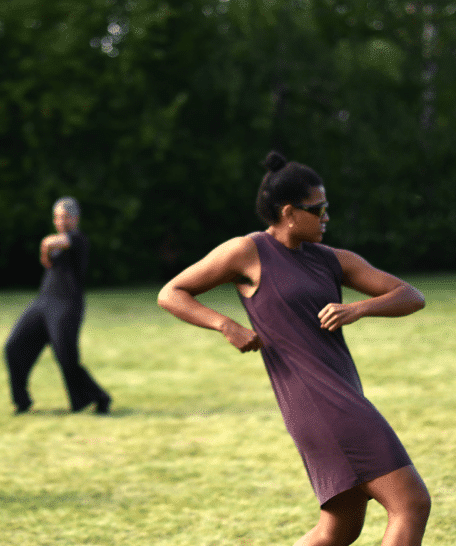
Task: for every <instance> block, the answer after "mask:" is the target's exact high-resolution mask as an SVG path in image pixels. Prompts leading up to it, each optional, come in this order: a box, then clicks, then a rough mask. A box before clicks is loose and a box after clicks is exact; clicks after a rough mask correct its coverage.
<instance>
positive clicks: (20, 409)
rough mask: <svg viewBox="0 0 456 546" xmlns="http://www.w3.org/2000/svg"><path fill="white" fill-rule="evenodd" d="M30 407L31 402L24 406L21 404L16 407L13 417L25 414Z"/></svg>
mask: <svg viewBox="0 0 456 546" xmlns="http://www.w3.org/2000/svg"><path fill="white" fill-rule="evenodd" d="M31 405H32V403H31V402H27V403H26V404H21V405H18V406H17V407H16V411H15V412H14V415H20V414H21V413H26V412H27V411H28V410H29V408H30V406H31Z"/></svg>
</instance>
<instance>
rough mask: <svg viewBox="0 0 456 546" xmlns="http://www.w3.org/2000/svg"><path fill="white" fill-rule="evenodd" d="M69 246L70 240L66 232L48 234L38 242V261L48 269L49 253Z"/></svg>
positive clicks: (49, 263) (50, 263)
mask: <svg viewBox="0 0 456 546" xmlns="http://www.w3.org/2000/svg"><path fill="white" fill-rule="evenodd" d="M70 246H71V240H70V238H69V237H68V235H67V234H66V233H59V234H58V235H48V236H47V237H45V238H44V239H43V240H42V241H41V244H40V262H41V264H42V265H43V266H44V267H46V268H47V269H49V268H50V267H52V261H51V258H50V253H51V252H52V251H53V250H63V249H65V248H69V247H70Z"/></svg>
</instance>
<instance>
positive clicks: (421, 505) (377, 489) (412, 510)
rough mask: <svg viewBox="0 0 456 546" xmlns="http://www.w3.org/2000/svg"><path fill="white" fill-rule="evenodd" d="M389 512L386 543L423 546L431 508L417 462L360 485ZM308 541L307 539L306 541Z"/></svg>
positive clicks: (400, 545) (392, 545)
mask: <svg viewBox="0 0 456 546" xmlns="http://www.w3.org/2000/svg"><path fill="white" fill-rule="evenodd" d="M360 489H362V491H364V492H365V493H366V494H367V495H369V496H371V497H373V498H374V499H376V500H377V501H378V502H379V503H380V504H382V505H383V506H384V507H385V508H386V511H387V512H388V526H387V528H386V532H385V536H384V537H383V541H382V546H420V545H421V541H422V539H423V535H424V530H425V527H426V523H427V520H428V517H429V512H430V509H431V500H430V497H429V493H428V491H427V489H426V486H425V485H424V482H423V480H422V479H421V477H420V476H419V474H418V472H417V471H416V469H415V467H414V466H405V467H403V468H400V469H399V470H395V471H394V472H390V473H389V474H386V475H385V476H381V477H380V478H376V479H375V480H372V481H370V482H367V483H365V484H363V485H361V486H360ZM303 544H305V543H303Z"/></svg>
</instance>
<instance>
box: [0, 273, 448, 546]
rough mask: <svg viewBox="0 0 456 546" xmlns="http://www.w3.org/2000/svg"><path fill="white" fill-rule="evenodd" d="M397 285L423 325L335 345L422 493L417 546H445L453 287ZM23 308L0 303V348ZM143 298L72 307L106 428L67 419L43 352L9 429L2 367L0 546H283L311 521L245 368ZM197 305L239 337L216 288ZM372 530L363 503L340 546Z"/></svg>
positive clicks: (427, 282) (380, 324)
mask: <svg viewBox="0 0 456 546" xmlns="http://www.w3.org/2000/svg"><path fill="white" fill-rule="evenodd" d="M410 280H411V281H412V282H413V283H414V284H415V285H416V286H417V287H418V288H420V289H421V290H422V291H423V292H424V294H425V296H426V299H427V306H426V308H425V309H424V310H423V311H420V312H419V313H416V314H414V315H411V316H409V317H405V318H400V319H384V318H377V319H372V318H369V319H364V320H363V321H360V322H358V323H356V324H354V325H351V326H347V327H346V328H345V329H344V332H345V337H346V339H347V342H348V344H349V346H350V348H351V350H352V354H353V356H354V358H355V361H356V363H357V366H358V369H359V372H360V375H361V378H362V381H363V384H364V388H365V392H366V395H367V396H368V398H370V399H371V400H372V401H373V402H374V403H375V404H376V406H377V407H378V408H379V409H380V411H381V412H382V413H383V414H384V415H385V416H386V417H387V419H388V420H389V421H390V423H391V424H392V426H393V427H394V429H395V430H396V431H397V433H398V434H399V436H400V438H401V439H402V441H403V443H404V444H405V446H406V447H407V449H408V451H409V453H410V455H411V457H412V459H413V460H414V462H415V464H416V466H417V468H418V470H419V471H420V472H421V474H422V476H423V478H424V479H425V481H426V483H427V485H428V487H429V489H430V492H431V495H432V498H433V509H432V514H431V518H430V521H429V525H428V530H427V533H426V537H425V541H424V544H425V545H427V546H434V545H442V546H454V544H456V516H455V506H456V456H455V454H456V335H455V323H456V275H443V274H442V275H433V276H426V277H424V276H422V277H415V278H411V279H410ZM33 296H34V294H33V293H31V292H27V293H24V292H19V293H17V292H2V293H0V303H1V310H2V313H1V317H0V342H1V344H2V346H3V344H4V342H5V340H6V338H7V336H8V333H9V331H10V329H11V327H12V326H13V323H14V322H15V320H16V319H17V318H18V316H19V315H20V313H21V312H22V311H23V309H24V308H25V305H26V303H27V302H28V301H29V300H30V299H31V298H32V297H33ZM156 296H157V287H151V288H150V289H131V290H127V289H122V290H99V291H92V292H89V294H88V298H87V300H88V308H87V314H86V320H85V323H84V326H83V329H82V335H81V353H82V361H83V362H84V363H85V364H86V365H87V367H88V368H89V369H90V371H91V372H92V373H93V375H94V376H95V377H96V378H97V380H98V381H99V382H100V383H101V384H102V385H103V386H105V387H106V388H107V389H108V390H109V392H110V393H111V394H112V396H113V399H114V402H113V407H112V410H113V411H112V414H111V415H109V416H104V417H103V416H97V415H94V414H93V413H91V410H90V409H88V410H86V411H84V412H83V413H81V414H72V413H70V412H69V411H68V401H67V397H66V395H65V392H64V387H63V384H62V380H61V376H60V372H59V369H58V367H57V366H56V364H55V362H54V360H53V357H52V355H51V353H50V351H49V349H46V350H45V351H44V352H43V354H42V357H41V358H40V360H39V362H38V364H37V366H36V367H35V369H34V371H33V374H32V377H31V393H32V396H33V398H34V401H35V403H34V406H33V411H32V412H30V413H29V414H25V415H21V416H13V415H12V412H13V406H12V404H11V401H10V394H9V387H8V379H7V374H6V370H5V366H4V365H3V367H2V370H1V372H0V389H1V393H2V396H1V397H0V431H1V434H0V537H1V538H0V543H1V544H5V545H17V546H54V545H59V546H66V545H71V546H79V545H87V544H89V545H94V546H95V545H97V546H98V545H99V546H114V545H123V546H125V545H126V546H129V545H132V546H146V545H147V546H151V545H154V546H171V545H172V546H175V545H177V544H178V545H179V546H271V545H274V546H292V545H293V544H294V542H295V541H296V540H297V539H298V538H299V536H301V535H302V534H304V533H305V532H306V531H307V530H309V529H310V528H311V526H312V525H313V524H314V523H315V522H316V520H317V517H318V512H319V509H318V505H317V502H316V499H315V497H314V495H313V492H312V490H311V488H310V485H309V483H308V479H307V476H306V474H305V471H304V468H303V465H302V462H301V460H300V457H299V455H298V453H297V451H296V449H295V447H294V445H293V442H292V440H291V438H290V437H289V435H288V433H287V432H286V430H285V427H284V425H283V422H282V419H281V416H280V413H279V412H278V409H277V405H276V402H275V399H274V396H273V393H272V389H271V387H270V385H269V380H268V377H267V374H266V372H265V370H264V367H263V363H262V361H261V357H260V355H259V354H253V353H252V354H244V355H242V354H240V353H238V352H237V351H236V350H235V349H234V348H233V347H231V346H230V345H229V344H228V343H227V342H226V341H225V340H224V338H223V336H221V335H220V334H218V333H215V332H212V331H207V330H202V329H198V328H195V327H193V326H189V325H186V324H184V323H182V322H180V321H178V320H177V319H175V318H174V317H172V316H170V315H168V314H167V313H166V312H164V311H163V310H161V309H159V308H158V307H157V305H156ZM352 297H353V294H352V293H347V294H346V298H347V299H351V298H352ZM201 299H202V300H203V301H205V302H207V303H208V304H210V305H212V306H215V307H216V308H217V309H218V310H220V311H221V312H224V313H226V314H229V315H230V316H232V317H233V318H235V319H236V320H239V321H241V322H243V323H244V324H248V323H247V319H246V316H245V314H244V312H243V310H242V308H241V305H240V303H239V301H238V299H237V296H236V294H235V293H234V290H232V289H231V287H224V288H221V289H218V290H216V291H214V292H213V293H210V294H207V295H205V296H203V297H202V298H201ZM2 359H3V355H2ZM2 362H3V363H4V360H2ZM385 525H386V517H385V513H384V511H383V509H382V508H381V507H380V506H379V505H377V504H376V503H375V501H371V502H370V503H369V508H368V513H367V518H366V525H365V528H364V531H363V534H362V535H361V537H360V538H359V539H358V541H357V542H356V544H357V545H359V546H374V545H378V544H380V541H381V536H382V533H383V531H384V528H385Z"/></svg>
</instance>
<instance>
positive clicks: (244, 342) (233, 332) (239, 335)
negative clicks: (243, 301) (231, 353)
mask: <svg viewBox="0 0 456 546" xmlns="http://www.w3.org/2000/svg"><path fill="white" fill-rule="evenodd" d="M221 331H222V334H223V335H224V336H225V338H226V339H227V340H228V341H229V342H230V343H231V345H234V346H235V347H236V349H239V350H240V351H241V353H246V352H247V351H258V349H261V347H263V343H262V342H261V339H260V338H259V336H258V334H257V333H256V332H254V331H253V330H250V329H249V328H244V326H241V325H240V324H238V323H237V322H234V321H233V320H230V319H229V320H228V321H227V322H226V323H225V324H224V325H223V327H222V330H221Z"/></svg>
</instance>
